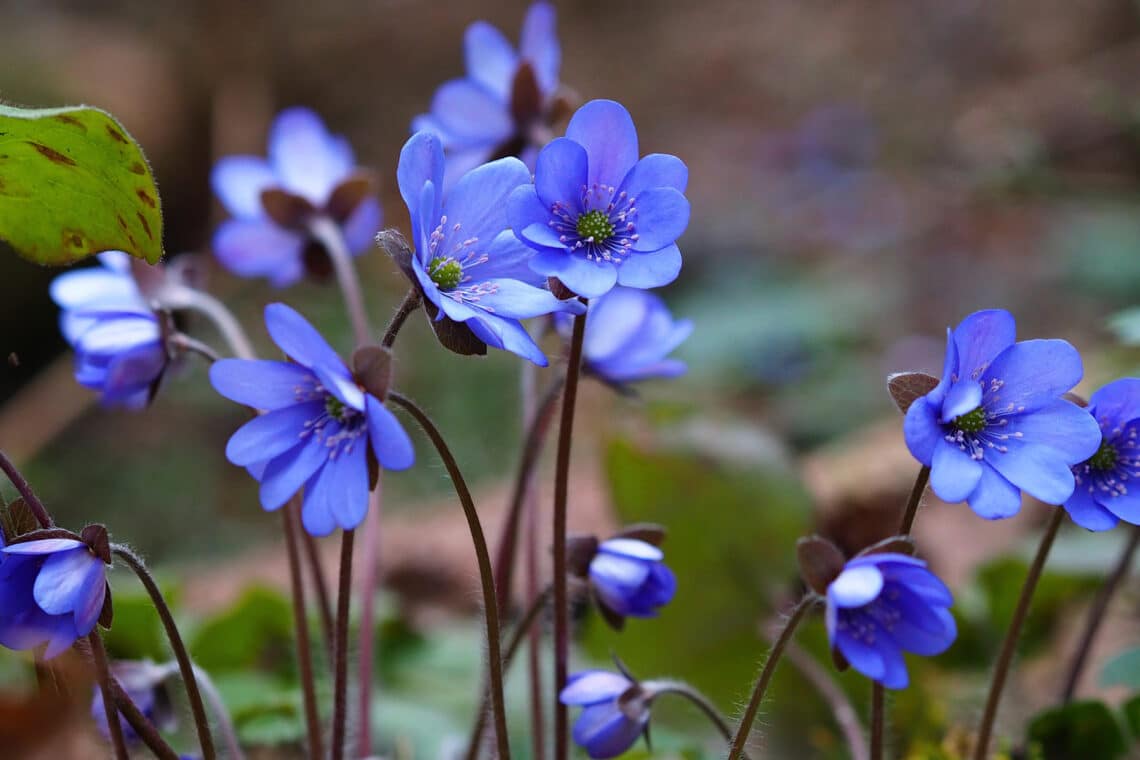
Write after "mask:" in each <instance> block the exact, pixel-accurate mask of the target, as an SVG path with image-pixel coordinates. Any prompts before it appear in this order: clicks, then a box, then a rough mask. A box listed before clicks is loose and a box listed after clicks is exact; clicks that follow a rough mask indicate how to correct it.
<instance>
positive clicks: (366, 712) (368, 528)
mask: <svg viewBox="0 0 1140 760" xmlns="http://www.w3.org/2000/svg"><path fill="white" fill-rule="evenodd" d="M382 476H383V472H382V471H381V473H380V475H379V476H378V477H377V479H376V488H375V489H374V490H373V491H372V493H371V494H370V495H369V497H368V499H369V504H368V511H367V512H366V513H365V514H364V556H363V558H362V562H361V564H362V565H363V568H362V577H361V584H360V596H361V601H360V604H361V608H360V632H359V638H358V641H357V649H358V651H357V655H356V672H357V679H356V680H357V688H358V689H359V692H358V694H357V699H356V707H357V715H359V716H360V727H359V729H358V730H357V736H356V754H357V756H358V757H368V756H370V755H371V754H372V719H371V718H372V691H373V683H372V682H373V678H372V663H373V659H374V651H373V650H374V649H375V641H376V635H375V625H376V586H377V585H378V583H379V573H380V510H381V509H382V508H383V506H384V500H383V499H382V498H381V496H380V483H381V477H382Z"/></svg>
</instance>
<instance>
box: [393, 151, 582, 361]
mask: <svg viewBox="0 0 1140 760" xmlns="http://www.w3.org/2000/svg"><path fill="white" fill-rule="evenodd" d="M443 173H444V156H443V146H442V144H441V143H440V140H439V137H437V136H436V135H434V134H432V133H430V132H420V133H417V134H415V135H413V136H412V138H411V139H410V140H408V142H407V144H405V145H404V148H403V150H402V151H401V152H400V165H399V169H398V172H397V179H398V183H399V186H400V194H401V195H402V196H403V198H404V202H405V203H406V204H407V206H408V213H409V214H410V215H411V219H412V238H413V243H412V244H413V246H414V248H415V250H414V252H407V253H406V255H404V256H402V257H399V258H397V261H398V263H399V264H400V266H401V268H403V269H404V272H405V274H406V275H407V276H408V278H409V279H410V280H411V281H412V283H413V284H414V285H415V286H416V287H417V288H419V290H420V291H421V292H422V294H423V298H424V301H425V305H426V307H427V311H428V315H429V317H431V318H432V320H433V327H435V329H436V333H437V334H438V335H440V337H441V339H443V338H444V336H445V334H447V333H448V332H453V331H454V330H455V329H459V328H462V327H465V328H466V329H467V330H469V331H470V334H471V335H472V336H473V338H474V342H475V344H476V346H477V347H476V348H474V349H472V350H469V351H467V353H472V352H478V353H482V352H485V351H486V348H485V346H493V347H494V348H500V349H504V350H506V351H510V352H512V353H515V354H518V355H519V356H521V357H523V358H525V359H529V360H530V361H532V362H534V363H535V364H538V365H539V366H546V363H547V362H546V357H545V356H544V355H543V353H542V351H541V350H540V349H539V348H538V346H537V345H536V344H535V342H534V340H532V339H531V337H530V335H529V334H528V333H527V331H526V329H525V328H524V327H523V326H522V324H521V323H520V322H519V320H521V319H528V318H530V317H539V316H544V315H547V314H550V313H552V312H555V311H566V312H570V313H574V314H580V313H582V312H583V311H584V310H585V307H584V306H583V305H582V304H580V303H578V302H577V301H574V300H571V301H560V300H558V299H557V298H555V297H554V295H553V294H552V293H551V292H550V291H548V290H546V289H544V288H542V287H540V285H541V284H542V282H543V279H542V278H541V277H539V276H537V275H535V274H534V273H533V272H532V271H531V270H530V268H529V267H528V266H527V261H528V260H529V259H530V257H531V256H532V255H533V252H532V251H531V250H530V249H529V248H527V247H526V246H525V245H523V244H522V243H520V242H519V241H518V240H517V239H516V238H515V236H514V235H512V234H511V232H510V230H509V229H507V217H506V208H505V205H506V199H507V196H508V195H509V194H510V192H511V191H512V190H514V189H515V188H516V187H519V186H520V185H523V184H526V183H527V182H529V181H530V173H529V172H528V171H527V169H526V167H525V166H523V164H522V162H521V161H519V160H518V159H517V158H502V159H499V160H498V161H493V162H491V163H489V164H484V165H483V166H480V167H479V168H477V169H474V170H472V171H470V172H468V173H467V174H465V175H463V177H462V178H461V179H460V180H459V181H458V182H457V183H456V184H455V187H454V188H453V189H452V190H451V192H450V193H448V194H447V197H446V199H445V198H444V194H443V189H442V188H443ZM448 347H449V348H452V347H453V346H451V345H449V346H448ZM479 348H482V351H479Z"/></svg>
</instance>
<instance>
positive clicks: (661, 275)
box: [617, 245, 681, 288]
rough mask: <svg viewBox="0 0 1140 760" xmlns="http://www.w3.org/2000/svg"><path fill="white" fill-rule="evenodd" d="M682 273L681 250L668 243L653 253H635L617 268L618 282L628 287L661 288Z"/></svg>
mask: <svg viewBox="0 0 1140 760" xmlns="http://www.w3.org/2000/svg"><path fill="white" fill-rule="evenodd" d="M680 273H681V250H680V249H679V248H677V246H676V245H667V246H665V247H664V248H662V249H661V250H659V251H654V252H653V253H636V252H635V253H633V254H631V255H630V257H629V258H628V259H626V260H625V261H623V262H622V263H621V264H620V266H619V267H618V270H617V277H618V282H619V283H621V284H622V285H624V286H625V287H628V288H659V287H661V286H662V285H668V284H669V283H671V282H673V280H675V279H677V275H678V274H680Z"/></svg>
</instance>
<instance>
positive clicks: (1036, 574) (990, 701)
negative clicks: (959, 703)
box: [974, 507, 1065, 760]
mask: <svg viewBox="0 0 1140 760" xmlns="http://www.w3.org/2000/svg"><path fill="white" fill-rule="evenodd" d="M1064 519H1065V510H1063V509H1061V508H1060V507H1054V508H1053V515H1052V517H1050V518H1049V525H1048V526H1047V527H1046V528H1045V535H1044V536H1042V537H1041V545H1040V546H1038V547H1037V556H1036V557H1034V558H1033V564H1032V565H1030V567H1029V574H1028V575H1027V576H1026V577H1025V584H1024V585H1023V586H1022V587H1021V596H1020V597H1019V598H1018V600H1017V608H1016V609H1015V610H1014V612H1013V619H1012V620H1011V621H1010V622H1009V629H1008V630H1007V631H1006V634H1005V641H1003V642H1002V645H1001V653H1000V654H999V655H998V660H997V664H996V665H995V666H994V676H993V681H992V682H991V683H990V692H989V695H988V696H987V697H986V709H985V712H983V713H982V722H981V724H980V725H979V726H978V740H977V744H976V745H974V760H986V757H987V754H988V753H987V749H988V748H989V744H990V734H991V733H992V732H993V727H994V719H995V718H996V717H997V709H998V703H999V702H1001V692H1002V689H1003V687H1004V686H1005V678H1006V676H1007V675H1008V674H1009V668H1010V665H1012V664H1013V655H1014V651H1015V650H1016V649H1017V640H1018V638H1019V637H1020V636H1021V627H1022V626H1023V625H1024V624H1025V619H1026V617H1028V615H1029V603H1030V602H1031V601H1032V600H1033V592H1034V591H1035V590H1036V589H1037V581H1038V580H1040V579H1041V572H1042V570H1044V569H1045V560H1046V559H1047V558H1048V557H1049V550H1050V549H1051V548H1052V547H1053V539H1055V538H1056V537H1057V531H1058V529H1060V527H1061V522H1062V521H1063V520H1064Z"/></svg>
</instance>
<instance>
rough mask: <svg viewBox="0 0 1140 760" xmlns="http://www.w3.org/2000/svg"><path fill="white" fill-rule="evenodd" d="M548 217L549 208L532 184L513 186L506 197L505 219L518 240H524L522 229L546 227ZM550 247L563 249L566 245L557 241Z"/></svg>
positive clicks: (548, 220)
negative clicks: (513, 189) (513, 188)
mask: <svg viewBox="0 0 1140 760" xmlns="http://www.w3.org/2000/svg"><path fill="white" fill-rule="evenodd" d="M550 219H551V216H550V209H549V208H547V207H546V206H544V205H543V203H542V201H541V200H540V199H539V197H538V191H537V190H535V189H534V186H533V185H523V186H522V187H518V188H515V191H514V192H512V193H511V194H510V196H509V197H508V198H507V221H508V222H509V223H510V226H511V230H512V231H513V232H514V234H515V236H516V237H517V238H518V239H519V240H526V238H525V237H524V236H523V234H522V232H523V230H525V229H527V228H529V227H531V226H541V227H548V226H549V222H550ZM551 248H554V249H555V250H564V249H565V248H566V246H565V245H564V244H562V243H559V244H558V245H557V246H554V245H551Z"/></svg>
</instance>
